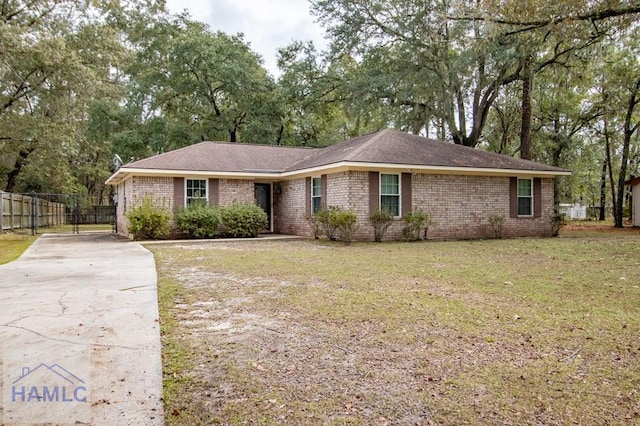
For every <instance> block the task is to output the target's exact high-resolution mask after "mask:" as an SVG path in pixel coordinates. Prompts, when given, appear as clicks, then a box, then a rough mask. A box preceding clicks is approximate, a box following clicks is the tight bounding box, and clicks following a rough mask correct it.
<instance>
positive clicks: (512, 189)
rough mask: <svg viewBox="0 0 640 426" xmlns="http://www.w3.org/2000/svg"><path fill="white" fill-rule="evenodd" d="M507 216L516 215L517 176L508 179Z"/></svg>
mask: <svg viewBox="0 0 640 426" xmlns="http://www.w3.org/2000/svg"><path fill="white" fill-rule="evenodd" d="M509 216H510V217H518V178H517V177H512V178H511V179H510V180H509Z"/></svg>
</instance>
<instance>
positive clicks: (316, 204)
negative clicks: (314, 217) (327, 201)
mask: <svg viewBox="0 0 640 426" xmlns="http://www.w3.org/2000/svg"><path fill="white" fill-rule="evenodd" d="M321 208H322V199H321V198H320V197H313V198H312V199H311V210H312V212H313V214H316V213H318V211H320V209H321Z"/></svg>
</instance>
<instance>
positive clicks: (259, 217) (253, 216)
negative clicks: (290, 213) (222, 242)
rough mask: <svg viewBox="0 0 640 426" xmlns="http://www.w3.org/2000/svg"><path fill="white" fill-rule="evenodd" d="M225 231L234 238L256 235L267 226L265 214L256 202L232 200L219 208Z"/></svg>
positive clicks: (267, 221)
mask: <svg viewBox="0 0 640 426" xmlns="http://www.w3.org/2000/svg"><path fill="white" fill-rule="evenodd" d="M220 217H221V219H222V226H223V227H224V230H225V233H227V234H228V235H230V236H232V237H236V238H251V237H257V236H258V235H259V234H260V231H262V230H263V229H265V228H267V226H269V220H268V218H267V214H266V213H265V212H264V210H262V208H261V207H260V206H258V205H257V204H239V203H237V202H236V201H234V202H233V203H232V204H230V205H228V206H224V207H222V208H221V209H220Z"/></svg>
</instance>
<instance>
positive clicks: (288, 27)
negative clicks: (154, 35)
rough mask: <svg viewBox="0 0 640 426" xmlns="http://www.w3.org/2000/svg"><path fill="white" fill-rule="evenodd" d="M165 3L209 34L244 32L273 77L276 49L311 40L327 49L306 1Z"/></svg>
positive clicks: (193, 0) (177, 0)
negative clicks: (205, 27)
mask: <svg viewBox="0 0 640 426" xmlns="http://www.w3.org/2000/svg"><path fill="white" fill-rule="evenodd" d="M166 4H167V9H169V11H170V12H172V13H179V12H182V11H183V10H184V9H187V11H188V12H189V13H190V14H191V17H192V18H194V19H197V20H200V21H203V22H206V23H207V24H209V26H210V27H211V30H212V31H223V32H225V33H227V34H232V35H233V34H237V33H243V34H244V40H245V41H246V42H248V43H249V44H250V46H251V50H253V51H254V52H256V53H258V54H259V55H260V56H262V59H263V60H264V65H265V67H266V69H267V70H268V71H269V72H270V73H271V74H272V75H273V76H277V75H278V67H277V65H276V50H277V49H278V48H279V47H283V46H286V45H288V44H289V43H291V42H292V41H294V40H313V42H314V43H315V46H316V48H317V49H318V50H322V49H324V48H325V46H326V41H325V40H324V36H323V35H324V31H323V29H322V28H321V27H320V25H319V24H317V23H315V22H314V18H313V17H312V16H311V13H310V12H309V3H308V2H307V0H167V3H166Z"/></svg>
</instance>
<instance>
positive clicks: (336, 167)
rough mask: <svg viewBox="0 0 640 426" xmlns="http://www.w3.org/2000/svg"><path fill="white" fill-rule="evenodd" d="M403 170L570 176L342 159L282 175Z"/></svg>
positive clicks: (554, 172) (566, 172)
mask: <svg viewBox="0 0 640 426" xmlns="http://www.w3.org/2000/svg"><path fill="white" fill-rule="evenodd" d="M381 169H384V170H388V171H396V172H398V171H402V172H411V173H429V174H449V175H473V176H527V177H556V176H570V175H571V171H569V170H526V169H497V168H484V167H454V166H430V165H419V164H397V163H364V162H350V161H342V162H338V163H332V164H326V165H321V166H316V167H310V168H306V169H300V170H290V171H286V172H284V173H282V174H281V176H282V177H294V176H297V175H301V176H309V175H313V174H318V173H321V172H326V171H332V172H342V171H346V170H355V171H375V170H381Z"/></svg>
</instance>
